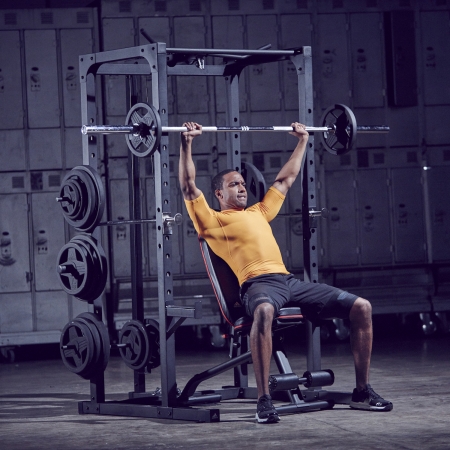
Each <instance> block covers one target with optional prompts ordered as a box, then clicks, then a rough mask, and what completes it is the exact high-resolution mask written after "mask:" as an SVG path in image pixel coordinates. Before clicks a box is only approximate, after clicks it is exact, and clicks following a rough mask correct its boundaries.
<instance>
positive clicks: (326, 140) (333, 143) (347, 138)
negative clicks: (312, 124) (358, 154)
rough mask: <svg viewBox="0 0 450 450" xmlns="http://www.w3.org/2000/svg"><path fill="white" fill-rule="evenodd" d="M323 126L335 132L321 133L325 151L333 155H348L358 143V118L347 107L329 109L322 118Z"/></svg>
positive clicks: (336, 106)
mask: <svg viewBox="0 0 450 450" xmlns="http://www.w3.org/2000/svg"><path fill="white" fill-rule="evenodd" d="M322 126H323V127H329V128H333V129H334V132H327V131H326V132H324V133H321V136H322V143H323V145H324V147H325V150H326V151H327V152H329V153H331V154H332V155H343V154H345V153H348V152H349V151H350V150H351V149H352V148H353V147H354V145H355V143H356V131H357V126H356V118H355V115H354V114H353V112H352V110H351V109H350V108H349V107H348V106H345V105H342V104H336V105H334V106H331V107H330V108H328V109H327V110H326V111H325V112H324V114H323V116H322Z"/></svg>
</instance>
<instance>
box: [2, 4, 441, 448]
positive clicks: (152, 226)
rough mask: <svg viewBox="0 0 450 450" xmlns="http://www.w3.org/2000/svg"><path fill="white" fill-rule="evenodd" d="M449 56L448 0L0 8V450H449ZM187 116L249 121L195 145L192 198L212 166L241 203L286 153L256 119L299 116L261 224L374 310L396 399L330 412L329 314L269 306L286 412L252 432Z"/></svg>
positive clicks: (383, 384) (336, 344)
mask: <svg viewBox="0 0 450 450" xmlns="http://www.w3.org/2000/svg"><path fill="white" fill-rule="evenodd" d="M449 54H450V0H394V1H388V0H352V1H351V0H316V1H314V0H95V1H87V0H2V2H1V5H0V105H1V106H0V142H1V145H0V161H1V163H0V233H1V235H0V249H1V254H0V438H1V447H2V448H4V449H7V450H9V449H43V448H58V449H75V448H77V449H79V448H91V447H96V448H101V449H103V448H104V449H115V448H117V449H119V448H130V449H144V448H218V449H221V448H262V449H265V448H272V447H281V446H283V447H284V446H286V447H287V446H297V447H302V446H303V447H305V448H317V449H319V448H320V449H323V448H336V449H340V448H346V449H348V448H352V449H353V448H355V449H356V448H362V447H365V448H370V449H372V448H373V449H379V448H383V449H385V448H404V449H445V448H449V444H448V442H449V440H450V431H449V430H450V427H449V425H450V423H449V418H448V417H449V414H448V404H447V400H449V399H450V391H449V387H448V384H447V383H448V379H449V377H448V371H449V369H450V362H449V358H448V355H449V350H450V341H449V336H450V323H449V313H450V202H449V199H448V194H449V193H450V127H449V126H448V120H447V119H446V117H447V114H448V113H449V112H450V87H449V83H448V80H449V79H450V60H449V56H448V55H449ZM343 119H344V120H345V125H344V129H342V123H343V122H342V120H343ZM186 121H194V122H198V123H200V124H202V125H204V126H216V127H230V126H236V127H237V126H239V127H241V126H243V127H247V128H249V129H250V131H249V132H242V133H241V131H245V130H244V129H242V130H239V131H233V130H231V132H219V131H218V132H210V133H207V132H205V133H203V136H202V137H201V140H200V139H199V140H198V141H196V143H195V147H194V155H193V156H194V160H195V164H196V169H197V183H198V185H199V187H200V188H201V189H202V191H204V192H205V193H208V195H209V197H208V201H210V204H212V201H213V198H212V194H210V193H209V192H208V189H209V188H208V186H209V183H210V179H211V176H212V175H214V174H216V173H217V172H219V171H221V170H223V169H225V168H226V167H235V168H241V169H242V170H243V173H245V177H246V181H247V185H248V190H249V192H251V195H253V197H254V198H255V199H258V197H260V194H261V193H262V192H263V191H264V190H265V188H266V187H268V186H270V185H271V184H272V182H273V181H274V178H275V176H276V175H277V173H278V172H279V170H280V168H281V167H282V166H283V164H284V163H285V162H286V161H287V160H288V159H289V156H290V154H291V152H292V150H293V148H294V147H295V139H294V138H293V137H292V136H290V135H289V134H288V133H286V132H281V131H280V132H277V131H269V130H266V131H264V132H262V131H261V130H260V131H252V130H251V128H252V127H254V128H257V127H263V126H264V127H266V128H270V127H276V126H289V125H290V124H291V123H292V122H294V121H301V122H302V123H305V124H306V125H307V126H309V127H310V128H311V131H310V141H309V142H310V146H309V147H308V150H307V155H306V158H305V164H304V168H303V169H302V174H301V177H300V176H299V177H298V180H296V182H295V184H294V186H293V187H292V189H291V191H290V192H289V194H288V196H287V198H286V201H285V203H284V205H283V207H282V209H281V211H280V214H279V216H278V217H277V218H276V219H275V220H274V221H273V222H271V226H272V230H273V233H274V235H275V237H276V239H277V242H278V244H279V246H280V249H281V252H282V255H283V260H284V262H285V264H286V267H287V268H288V269H289V271H290V272H292V273H293V274H294V275H296V276H297V277H299V278H301V279H305V280H308V281H313V282H323V283H328V284H331V285H333V286H336V287H339V288H341V289H344V290H348V291H349V292H352V293H354V294H356V295H358V296H360V297H363V298H366V299H368V300H369V301H370V302H371V304H372V309H373V328H374V344H373V353H372V363H371V384H372V385H373V386H374V388H375V389H376V390H377V391H379V392H380V393H382V394H383V396H384V397H385V398H387V399H389V400H391V401H392V402H393V404H394V408H393V410H392V411H390V412H387V413H372V412H366V411H357V410H354V409H351V408H350V407H349V406H348V403H349V400H348V399H349V395H350V394H349V393H351V391H352V390H353V388H354V387H355V386H354V367H353V359H352V354H351V349H350V339H349V334H350V329H349V323H348V322H347V321H346V320H342V319H333V320H325V321H322V322H320V323H316V324H311V323H310V322H308V321H306V320H303V319H298V318H297V319H296V318H293V316H289V317H287V318H286V320H284V319H283V317H281V316H280V318H279V320H278V321H277V324H276V325H274V328H273V336H274V342H277V344H276V345H275V346H274V347H275V348H274V352H273V355H274V358H273V363H272V366H273V367H271V369H273V370H272V371H271V373H274V374H275V375H274V380H276V381H277V382H278V383H279V384H280V385H282V384H283V383H284V384H285V385H286V386H287V385H289V386H288V387H287V388H286V389H285V390H282V389H281V388H280V389H279V391H276V388H274V392H273V394H274V395H273V398H274V404H275V406H276V407H277V409H279V411H280V414H281V421H280V423H278V424H274V425H270V426H263V425H260V424H258V423H255V407H256V397H255V388H254V386H255V382H254V374H253V369H252V364H251V357H250V355H249V352H248V351H247V350H248V342H247V335H248V330H246V329H245V327H241V325H239V321H238V320H236V321H235V322H234V323H233V324H232V325H233V326H230V324H229V321H230V320H231V319H230V318H229V317H228V316H227V311H226V310H224V308H225V309H226V299H225V300H223V301H222V303H221V292H222V291H223V293H224V295H223V296H224V298H225V297H227V296H228V295H229V290H228V288H229V286H227V283H222V281H221V272H220V271H218V267H217V265H216V262H215V261H214V255H213V257H212V260H211V267H210V266H209V265H208V261H209V260H208V258H210V255H209V254H208V253H206V256H205V248H204V247H203V246H202V243H201V242H200V245H199V239H198V236H197V233H196V231H195V229H194V227H193V224H192V222H191V221H190V219H189V216H188V214H187V212H186V208H185V206H184V202H183V197H182V194H181V192H180V188H179V184H178V156H179V145H180V137H179V131H175V130H170V128H175V127H180V126H181V125H182V124H183V123H184V122H186ZM82 127H83V130H82ZM102 127H103V128H102ZM319 127H322V130H321V131H320V130H319V129H318V130H315V131H314V128H319ZM120 128H122V129H121V130H120ZM324 128H326V130H327V131H323V130H324ZM149 130H153V131H152V133H151V134H149ZM228 131H230V130H228ZM340 131H345V133H340ZM342 135H343V136H342ZM336 141H337V142H336ZM255 201H256V200H255ZM202 252H203V253H202ZM215 271H217V272H215ZM215 277H216V278H217V279H218V281H217V280H216V278H215ZM224 305H225V306H224ZM234 319H235V318H234ZM234 319H232V320H233V321H234ZM131 350H133V351H132V352H131ZM74 355H75V356H74ZM328 369H330V370H331V371H332V372H333V376H331V375H329V373H328V372H326V370H328ZM293 377H294V378H295V380H294V384H295V386H293V385H292V378H293Z"/></svg>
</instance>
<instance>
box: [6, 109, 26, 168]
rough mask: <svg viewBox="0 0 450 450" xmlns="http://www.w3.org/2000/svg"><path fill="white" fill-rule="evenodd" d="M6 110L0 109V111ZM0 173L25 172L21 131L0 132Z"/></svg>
mask: <svg viewBox="0 0 450 450" xmlns="http://www.w3.org/2000/svg"><path fill="white" fill-rule="evenodd" d="M3 109H7V108H0V111H1V110H3ZM0 161H1V164H0V171H1V172H3V171H4V172H9V171H12V170H25V167H26V165H25V164H26V163H25V135H24V131H23V130H7V131H0Z"/></svg>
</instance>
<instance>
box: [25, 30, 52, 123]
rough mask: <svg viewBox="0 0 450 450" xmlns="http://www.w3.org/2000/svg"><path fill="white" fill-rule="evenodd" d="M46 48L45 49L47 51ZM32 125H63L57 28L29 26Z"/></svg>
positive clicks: (29, 113)
mask: <svg viewBox="0 0 450 450" xmlns="http://www.w3.org/2000/svg"><path fill="white" fill-rule="evenodd" d="M44 49H45V51H44ZM25 60H26V76H27V81H26V85H27V105H28V125H29V127H30V128H52V127H54V128H58V127H59V126H60V109H59V89H58V65H57V58H56V36H55V30H25Z"/></svg>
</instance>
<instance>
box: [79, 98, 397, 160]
mask: <svg viewBox="0 0 450 450" xmlns="http://www.w3.org/2000/svg"><path fill="white" fill-rule="evenodd" d="M292 130H293V128H292V127H291V126H204V127H202V131H204V132H222V131H223V132H233V133H238V132H246V131H284V132H288V131H292ZM185 131H188V129H187V128H186V127H166V126H161V118H160V116H159V113H158V111H157V110H156V108H155V107H154V106H153V105H148V104H146V103H137V104H135V105H134V106H133V107H132V108H131V109H130V111H129V112H128V114H127V117H126V120H125V125H83V126H82V127H81V132H82V133H83V134H85V135H89V134H125V135H126V142H127V145H128V148H129V149H130V151H131V152H132V153H133V154H135V155H136V156H140V157H144V156H147V155H152V154H153V153H154V152H155V151H156V149H157V148H158V146H159V142H160V140H161V136H162V134H163V133H181V132H185ZM306 131H308V133H320V134H321V137H322V142H323V145H324V147H325V149H326V150H327V151H328V152H329V153H331V154H333V155H342V154H344V153H347V152H349V151H350V150H351V149H352V147H353V146H354V145H355V141H356V135H357V133H387V132H389V127H388V126H386V125H363V126H357V125H356V118H355V115H354V114H353V112H352V110H351V109H350V108H349V107H348V106H345V105H342V104H336V105H333V106H331V107H330V108H328V109H327V110H326V111H325V112H324V114H323V117H322V126H320V127H309V126H307V127H306Z"/></svg>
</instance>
